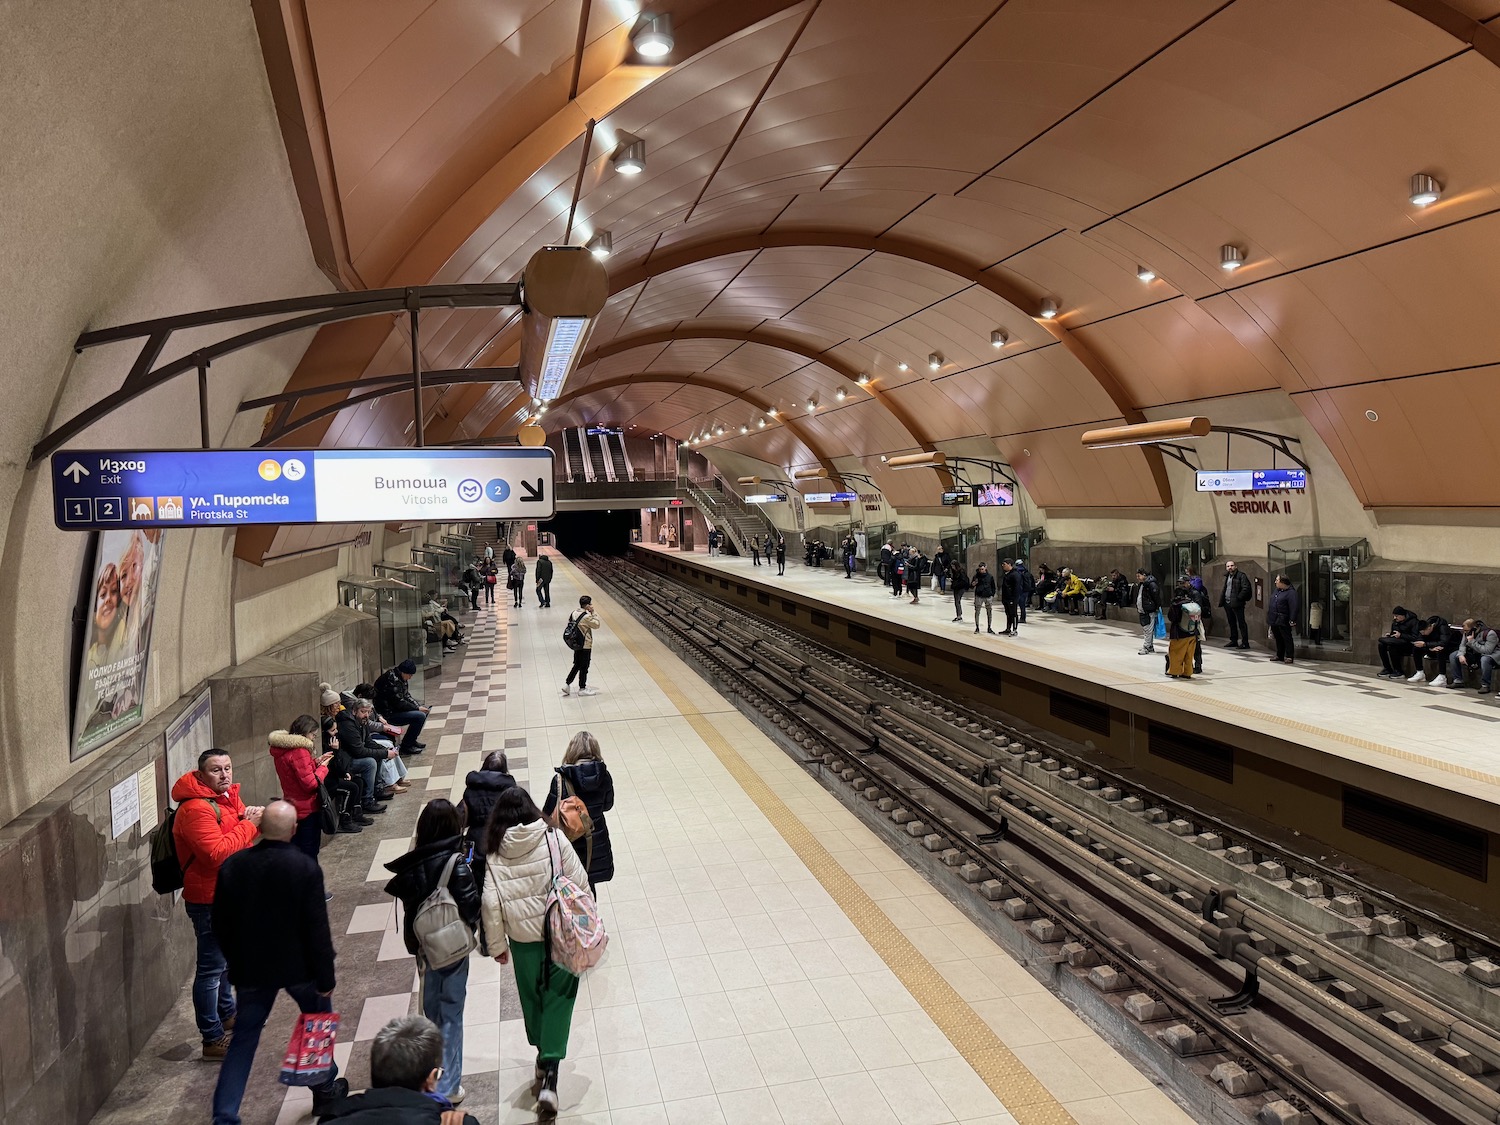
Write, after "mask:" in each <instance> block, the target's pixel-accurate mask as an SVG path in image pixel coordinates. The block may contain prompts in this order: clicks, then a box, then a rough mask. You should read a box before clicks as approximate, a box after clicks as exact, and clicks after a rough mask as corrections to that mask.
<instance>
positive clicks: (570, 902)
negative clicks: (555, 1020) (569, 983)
mask: <svg viewBox="0 0 1500 1125" xmlns="http://www.w3.org/2000/svg"><path fill="white" fill-rule="evenodd" d="M558 847H559V845H558V835H557V832H556V831H555V830H549V831H548V832H547V854H548V856H549V857H550V859H551V861H552V891H551V893H550V894H548V896H547V953H548V956H549V957H550V958H551V959H552V961H553V963H554V964H556V965H559V966H561V967H562V968H564V969H567V970H568V972H570V973H572V974H573V975H574V976H582V975H583V974H584V973H585V972H587V971H588V970H589V969H592V968H593V967H594V966H595V965H597V964H598V963H599V961H600V959H601V958H602V957H603V956H604V947H605V946H606V945H608V944H609V935H608V934H607V933H605V932H604V922H603V921H602V920H601V919H600V917H599V907H598V904H596V903H595V902H594V896H593V895H591V894H589V892H588V891H586V890H584V889H583V888H582V887H580V886H579V885H578V884H577V883H575V882H573V880H572V879H570V878H568V876H567V875H566V874H564V871H563V864H562V855H561V854H560V853H559V852H558V850H557V849H558Z"/></svg>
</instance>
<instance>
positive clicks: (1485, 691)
mask: <svg viewBox="0 0 1500 1125" xmlns="http://www.w3.org/2000/svg"><path fill="white" fill-rule="evenodd" d="M1489 693H1490V685H1489V684H1481V685H1480V687H1479V694H1480V695H1489Z"/></svg>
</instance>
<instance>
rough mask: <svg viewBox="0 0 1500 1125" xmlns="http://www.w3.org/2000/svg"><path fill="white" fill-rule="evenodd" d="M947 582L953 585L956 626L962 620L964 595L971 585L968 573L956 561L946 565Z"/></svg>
mask: <svg viewBox="0 0 1500 1125" xmlns="http://www.w3.org/2000/svg"><path fill="white" fill-rule="evenodd" d="M948 581H949V582H950V583H952V585H953V620H954V622H955V624H956V623H957V622H959V621H962V620H963V619H964V594H965V593H966V592H967V591H968V589H969V586H970V585H971V583H970V582H969V573H968V571H966V570H964V565H963V563H961V562H959V561H958V560H957V559H954V560H953V561H952V562H951V563H949V564H948Z"/></svg>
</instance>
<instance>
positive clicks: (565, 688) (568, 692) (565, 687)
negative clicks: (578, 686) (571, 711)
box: [562, 684, 573, 695]
mask: <svg viewBox="0 0 1500 1125" xmlns="http://www.w3.org/2000/svg"><path fill="white" fill-rule="evenodd" d="M562 693H563V694H564V695H572V694H573V689H572V688H570V687H569V686H568V685H567V684H563V686H562Z"/></svg>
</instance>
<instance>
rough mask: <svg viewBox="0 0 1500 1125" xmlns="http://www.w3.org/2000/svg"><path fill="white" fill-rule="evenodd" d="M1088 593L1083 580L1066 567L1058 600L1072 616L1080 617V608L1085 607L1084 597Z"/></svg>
mask: <svg viewBox="0 0 1500 1125" xmlns="http://www.w3.org/2000/svg"><path fill="white" fill-rule="evenodd" d="M1086 593H1088V587H1087V586H1085V585H1084V582H1083V579H1082V578H1079V577H1078V575H1076V574H1074V573H1073V572H1072V571H1071V570H1069V569H1068V568H1067V567H1064V568H1063V580H1062V587H1061V588H1060V589H1059V591H1058V595H1057V600H1058V601H1059V602H1062V603H1063V605H1064V606H1066V608H1067V611H1068V613H1070V614H1071V615H1072V616H1074V617H1077V616H1078V611H1079V608H1080V607H1081V606H1082V605H1083V596H1084V594H1086Z"/></svg>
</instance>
